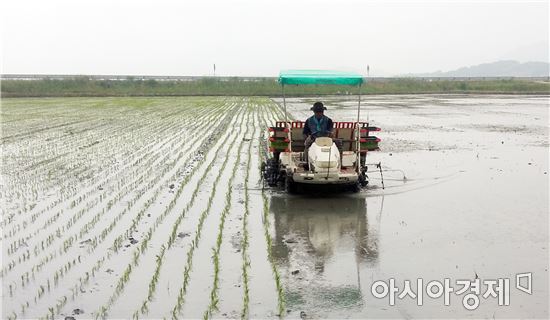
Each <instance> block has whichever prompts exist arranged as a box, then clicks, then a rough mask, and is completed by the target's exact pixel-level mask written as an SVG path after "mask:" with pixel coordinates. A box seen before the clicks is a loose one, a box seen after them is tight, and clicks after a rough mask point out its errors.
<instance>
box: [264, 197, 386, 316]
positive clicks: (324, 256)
mask: <svg viewBox="0 0 550 320" xmlns="http://www.w3.org/2000/svg"><path fill="white" fill-rule="evenodd" d="M270 211H271V214H272V218H273V219H274V228H275V230H274V231H275V234H274V241H273V245H272V254H273V258H274V259H275V261H276V263H277V265H278V268H279V270H280V272H281V276H282V278H283V281H284V282H285V292H286V300H287V306H288V307H289V308H290V309H291V310H293V309H307V310H310V311H309V312H319V314H318V315H319V316H323V315H326V313H325V312H324V311H323V310H325V311H327V310H330V311H335V310H336V309H349V308H360V307H361V306H362V304H363V294H362V293H361V285H360V284H361V278H360V272H359V270H360V269H361V268H362V267H365V266H369V265H370V266H372V265H373V264H375V263H376V262H377V260H378V248H377V239H376V228H373V227H372V226H371V227H370V228H369V223H368V221H367V204H366V200H365V198H363V197H357V196H346V195H340V196H338V197H323V198H318V197H315V198H313V197H288V196H274V197H272V199H271V207H270ZM313 310H315V311H313ZM348 311H349V310H348Z"/></svg>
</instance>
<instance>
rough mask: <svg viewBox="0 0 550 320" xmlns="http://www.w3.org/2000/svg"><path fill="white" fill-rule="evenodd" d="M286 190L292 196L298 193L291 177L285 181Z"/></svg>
mask: <svg viewBox="0 0 550 320" xmlns="http://www.w3.org/2000/svg"><path fill="white" fill-rule="evenodd" d="M285 190H286V192H288V193H290V194H293V193H297V191H298V188H297V185H296V182H294V180H292V178H291V177H287V178H286V179H285Z"/></svg>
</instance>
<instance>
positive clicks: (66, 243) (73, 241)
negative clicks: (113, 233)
mask: <svg viewBox="0 0 550 320" xmlns="http://www.w3.org/2000/svg"><path fill="white" fill-rule="evenodd" d="M102 234H103V233H102ZM75 238H76V237H74V238H72V239H75ZM72 239H71V242H74V241H72ZM71 242H69V244H70V243H71ZM67 244H68V243H67V242H65V246H67ZM48 260H50V259H48ZM38 267H39V268H40V267H42V265H41V264H39V266H38ZM33 271H34V270H33Z"/></svg>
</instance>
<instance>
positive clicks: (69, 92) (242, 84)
mask: <svg viewBox="0 0 550 320" xmlns="http://www.w3.org/2000/svg"><path fill="white" fill-rule="evenodd" d="M361 90H362V92H363V93H364V94H406V93H518V94H521V93H537V94H548V93H550V83H549V82H542V81H532V80H522V79H509V80H439V79H438V80H433V81H426V80H419V79H408V78H401V79H397V78H396V79H389V80H385V81H370V82H369V81H368V79H367V83H366V84H365V85H364V86H363V88H362V89H361ZM357 92H358V88H356V87H350V86H334V85H321V86H320V85H308V86H293V85H287V86H286V87H285V93H286V95H287V96H306V95H334V94H356V93H357ZM1 94H2V97H3V98H6V97H82V96H196V95H222V96H280V95H281V86H280V85H279V83H278V82H277V80H276V79H274V78H266V79H264V80H256V81H245V80H242V79H238V78H234V79H223V80H221V79H216V78H203V79H199V80H192V81H156V80H146V81H141V80H132V79H129V80H116V81H115V80H92V79H89V78H88V77H85V76H83V77H75V78H73V79H65V80H48V79H45V80H32V81H22V80H3V81H2V88H1Z"/></svg>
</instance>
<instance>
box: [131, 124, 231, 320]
mask: <svg viewBox="0 0 550 320" xmlns="http://www.w3.org/2000/svg"><path fill="white" fill-rule="evenodd" d="M237 136H238V134H235V136H234V138H233V140H232V142H231V143H230V144H229V147H228V148H227V150H228V151H229V150H231V149H232V148H233V145H234V144H235V141H236V139H237ZM230 137H231V136H230V135H228V134H226V135H225V139H224V142H223V143H222V145H225V144H226V141H227V140H228V139H229V138H230ZM219 151H220V150H217V151H216V153H215V156H214V158H217V157H218V154H219ZM227 160H228V157H226V158H225V161H224V162H223V163H222V165H221V169H220V170H219V171H218V175H217V177H216V178H215V182H214V186H213V190H212V193H211V196H210V198H209V200H208V202H207V209H206V210H205V211H207V210H209V209H210V207H211V205H212V203H213V202H212V199H213V197H214V194H215V190H216V185H217V181H218V180H219V177H220V176H221V174H222V172H223V169H224V168H225V165H226V163H227ZM213 165H214V162H211V163H210V164H209V165H208V167H207V169H206V170H205V171H204V173H203V175H202V177H201V178H200V179H199V182H198V184H197V185H196V187H195V189H194V190H193V192H192V193H191V196H190V200H189V202H188V203H187V205H186V206H185V207H184V208H183V210H182V211H181V212H180V214H179V216H178V217H177V219H176V221H175V223H174V224H173V225H172V229H171V233H170V236H169V238H168V240H167V242H166V244H165V245H163V246H166V247H168V249H170V248H171V247H172V245H173V243H174V241H175V239H176V235H177V230H178V228H179V226H180V224H181V222H182V219H183V218H184V217H185V216H186V214H187V212H188V211H189V210H190V209H191V208H192V207H193V205H194V203H195V200H196V197H197V195H198V193H199V191H200V190H201V188H202V187H203V183H204V182H205V181H206V176H207V174H209V173H210V171H211V168H212V167H213ZM203 216H204V218H206V214H205V215H201V218H202V219H201V222H199V226H202V222H203V221H204V218H203ZM197 229H198V231H197V235H198V236H197V237H196V238H195V240H196V242H195V243H197V244H198V239H199V238H200V229H199V228H197ZM162 258H164V254H162ZM161 261H162V259H161ZM159 269H160V265H159V266H158V269H157V270H159ZM157 281H158V273H157V275H156V276H153V277H152V278H151V280H150V283H149V288H156V283H157ZM153 294H154V290H152V291H150V292H149V293H148V296H147V298H146V299H145V300H144V301H143V302H142V305H141V307H140V310H136V311H135V312H134V314H133V317H134V318H138V317H139V314H140V313H141V314H147V312H148V308H147V305H148V303H149V302H151V301H152V298H153Z"/></svg>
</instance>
